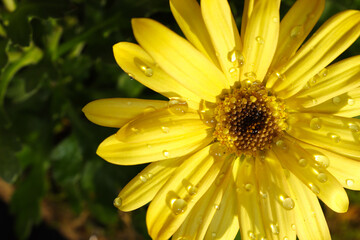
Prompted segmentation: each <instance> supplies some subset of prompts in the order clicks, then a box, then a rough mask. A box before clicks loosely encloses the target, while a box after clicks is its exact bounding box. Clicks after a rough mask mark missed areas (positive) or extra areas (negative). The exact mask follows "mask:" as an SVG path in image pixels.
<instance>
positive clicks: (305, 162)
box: [298, 158, 307, 167]
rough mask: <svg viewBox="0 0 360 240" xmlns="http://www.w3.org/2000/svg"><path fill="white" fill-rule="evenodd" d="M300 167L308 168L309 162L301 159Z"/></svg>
mask: <svg viewBox="0 0 360 240" xmlns="http://www.w3.org/2000/svg"><path fill="white" fill-rule="evenodd" d="M298 163H299V165H300V166H301V167H306V165H307V160H306V159H305V158H300V159H299V161H298Z"/></svg>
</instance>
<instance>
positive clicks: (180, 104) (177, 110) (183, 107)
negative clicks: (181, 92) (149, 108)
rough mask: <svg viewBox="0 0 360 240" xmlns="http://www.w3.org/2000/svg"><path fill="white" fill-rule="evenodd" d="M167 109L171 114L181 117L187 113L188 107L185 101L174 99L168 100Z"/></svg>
mask: <svg viewBox="0 0 360 240" xmlns="http://www.w3.org/2000/svg"><path fill="white" fill-rule="evenodd" d="M168 108H169V110H170V111H171V112H172V113H174V114H176V115H182V114H185V113H186V112H187V111H188V108H189V107H188V104H187V102H186V101H185V100H183V99H181V98H178V97H174V98H170V99H169V103H168Z"/></svg>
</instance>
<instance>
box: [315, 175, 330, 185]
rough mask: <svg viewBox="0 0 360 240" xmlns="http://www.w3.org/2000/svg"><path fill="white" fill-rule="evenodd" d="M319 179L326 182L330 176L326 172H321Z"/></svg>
mask: <svg viewBox="0 0 360 240" xmlns="http://www.w3.org/2000/svg"><path fill="white" fill-rule="evenodd" d="M317 180H318V181H319V182H322V183H324V182H326V181H327V180H328V176H327V175H326V174H325V173H319V174H318V175H317Z"/></svg>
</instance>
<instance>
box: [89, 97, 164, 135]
mask: <svg viewBox="0 0 360 240" xmlns="http://www.w3.org/2000/svg"><path fill="white" fill-rule="evenodd" d="M167 106H168V102H167V101H160V100H144V99H135V98H108V99H99V100H95V101H92V102H90V103H88V104H86V106H85V107H84V108H83V109H82V111H83V112H84V113H85V116H86V117H87V118H88V119H89V120H90V121H91V122H93V123H95V124H98V125H100V126H105V127H115V128H120V127H121V126H123V125H124V124H125V123H127V122H128V121H130V120H131V119H133V118H135V117H136V116H139V115H140V114H144V113H146V112H149V111H154V110H156V109H161V108H166V107H167Z"/></svg>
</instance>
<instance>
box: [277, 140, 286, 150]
mask: <svg viewBox="0 0 360 240" xmlns="http://www.w3.org/2000/svg"><path fill="white" fill-rule="evenodd" d="M275 144H276V146H278V147H279V148H281V149H282V150H287V148H288V147H287V144H286V143H285V142H284V141H283V140H278V141H276V143H275Z"/></svg>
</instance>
